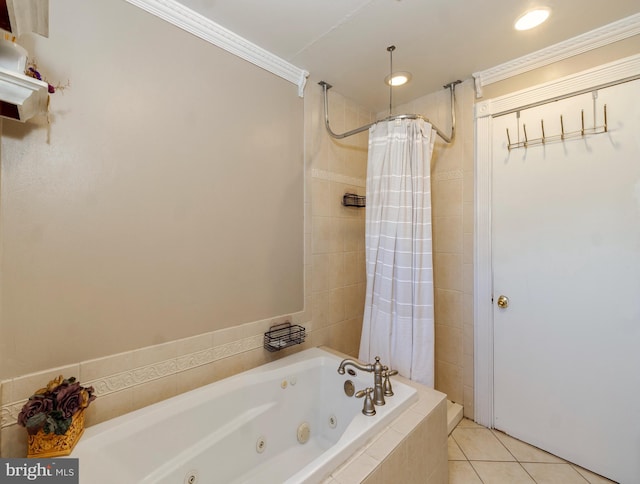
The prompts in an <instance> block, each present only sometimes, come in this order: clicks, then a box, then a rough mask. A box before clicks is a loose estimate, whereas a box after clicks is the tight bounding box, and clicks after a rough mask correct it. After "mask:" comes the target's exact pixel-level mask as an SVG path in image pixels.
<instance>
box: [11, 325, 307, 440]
mask: <svg viewBox="0 0 640 484" xmlns="http://www.w3.org/2000/svg"><path fill="white" fill-rule="evenodd" d="M297 315H298V313H296V314H293V315H291V316H290V317H289V318H288V319H290V320H293V319H296V316H297ZM250 324H251V323H250ZM263 338H264V335H263V334H257V335H254V336H249V337H247V338H243V339H240V340H236V341H231V342H229V343H225V344H222V345H218V346H213V347H211V348H206V349H204V350H200V351H196V352H194V353H189V354H186V355H182V356H178V357H176V358H170V359H167V360H163V361H159V362H157V363H153V364H150V365H146V366H142V367H139V368H134V369H132V370H127V371H123V372H120V373H116V374H114V375H109V376H105V377H102V378H97V379H95V380H91V381H87V382H83V385H86V386H93V387H94V389H95V390H96V395H97V396H104V395H109V394H110V393H115V392H119V391H121V390H126V389H128V388H132V387H135V386H137V385H142V384H144V383H147V382H150V381H154V380H158V379H160V378H164V377H167V376H171V375H174V374H177V373H180V372H183V371H187V370H190V369H192V368H196V367H198V366H202V365H206V364H209V363H212V362H214V361H217V360H222V359H224V358H228V357H230V356H235V355H238V354H240V353H245V352H247V351H250V350H254V349H257V348H262V345H263ZM26 401H27V400H26V399H24V400H21V401H18V402H11V403H8V404H5V405H3V406H2V407H1V408H0V429H3V428H5V427H9V426H12V425H15V424H16V421H17V419H18V414H19V413H20V411H21V410H22V407H23V405H24V404H25V402H26Z"/></svg>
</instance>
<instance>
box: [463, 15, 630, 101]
mask: <svg viewBox="0 0 640 484" xmlns="http://www.w3.org/2000/svg"><path fill="white" fill-rule="evenodd" d="M638 34H640V13H637V14H634V15H631V16H629V17H626V18H623V19H621V20H618V21H616V22H612V23H610V24H607V25H605V26H603V27H599V28H597V29H595V30H591V31H590V32H586V33H584V34H582V35H578V36H577V37H573V38H571V39H568V40H566V41H564V42H560V43H557V44H554V45H552V46H550V47H547V48H545V49H541V50H538V51H536V52H533V53H531V54H528V55H525V56H523V57H519V58H517V59H514V60H512V61H509V62H505V63H504V64H500V65H498V66H495V67H492V68H490V69H486V70H484V71H479V72H475V73H474V74H473V77H474V79H475V82H476V96H477V97H482V86H486V85H489V84H493V83H494V82H498V81H502V80H504V79H508V78H510V77H513V76H517V75H519V74H523V73H525V72H528V71H531V70H534V69H538V68H540V67H544V66H546V65H549V64H552V63H554V62H558V61H561V60H563V59H567V58H569V57H573V56H575V55H578V54H582V53H584V52H588V51H590V50H593V49H597V48H598V47H603V46H605V45H608V44H611V43H613V42H618V41H620V40H624V39H626V38H629V37H633V36H634V35H638Z"/></svg>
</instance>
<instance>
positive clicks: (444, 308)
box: [434, 288, 463, 328]
mask: <svg viewBox="0 0 640 484" xmlns="http://www.w3.org/2000/svg"><path fill="white" fill-rule="evenodd" d="M434 295H435V308H434V311H435V320H436V324H442V325H445V326H451V327H453V328H462V301H463V298H462V292H460V291H454V290H450V289H440V288H435V290H434Z"/></svg>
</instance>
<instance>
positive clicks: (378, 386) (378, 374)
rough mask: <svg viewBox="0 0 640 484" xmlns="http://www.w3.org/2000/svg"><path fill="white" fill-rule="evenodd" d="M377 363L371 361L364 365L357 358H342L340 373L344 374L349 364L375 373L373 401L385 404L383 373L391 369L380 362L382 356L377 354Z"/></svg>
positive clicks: (377, 403)
mask: <svg viewBox="0 0 640 484" xmlns="http://www.w3.org/2000/svg"><path fill="white" fill-rule="evenodd" d="M375 360H376V361H375V363H373V364H372V363H369V364H367V365H362V364H360V363H358V362H357V361H355V360H352V359H349V358H347V359H346V360H342V361H341V362H340V366H338V373H340V374H341V375H344V373H345V368H346V367H347V366H353V367H354V368H357V369H358V370H361V371H366V372H368V373H373V403H375V404H376V405H384V404H385V401H384V389H383V387H382V373H383V372H386V371H387V370H389V368H387V367H386V366H383V365H382V364H381V363H380V357H379V356H376V358H375Z"/></svg>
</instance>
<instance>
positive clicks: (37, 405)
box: [18, 396, 53, 427]
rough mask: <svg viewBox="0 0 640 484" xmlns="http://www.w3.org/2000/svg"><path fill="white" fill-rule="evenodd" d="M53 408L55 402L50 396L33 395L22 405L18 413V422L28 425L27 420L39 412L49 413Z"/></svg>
mask: <svg viewBox="0 0 640 484" xmlns="http://www.w3.org/2000/svg"><path fill="white" fill-rule="evenodd" d="M52 409H53V402H52V401H51V400H50V399H49V398H41V397H38V396H33V397H31V398H30V399H29V400H28V401H27V403H25V404H24V407H22V411H21V412H20V413H19V414H18V423H19V424H20V425H22V426H23V427H26V426H27V420H29V419H30V418H31V417H33V416H34V415H37V414H39V413H44V414H46V413H49V412H50V411H51V410H52Z"/></svg>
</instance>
